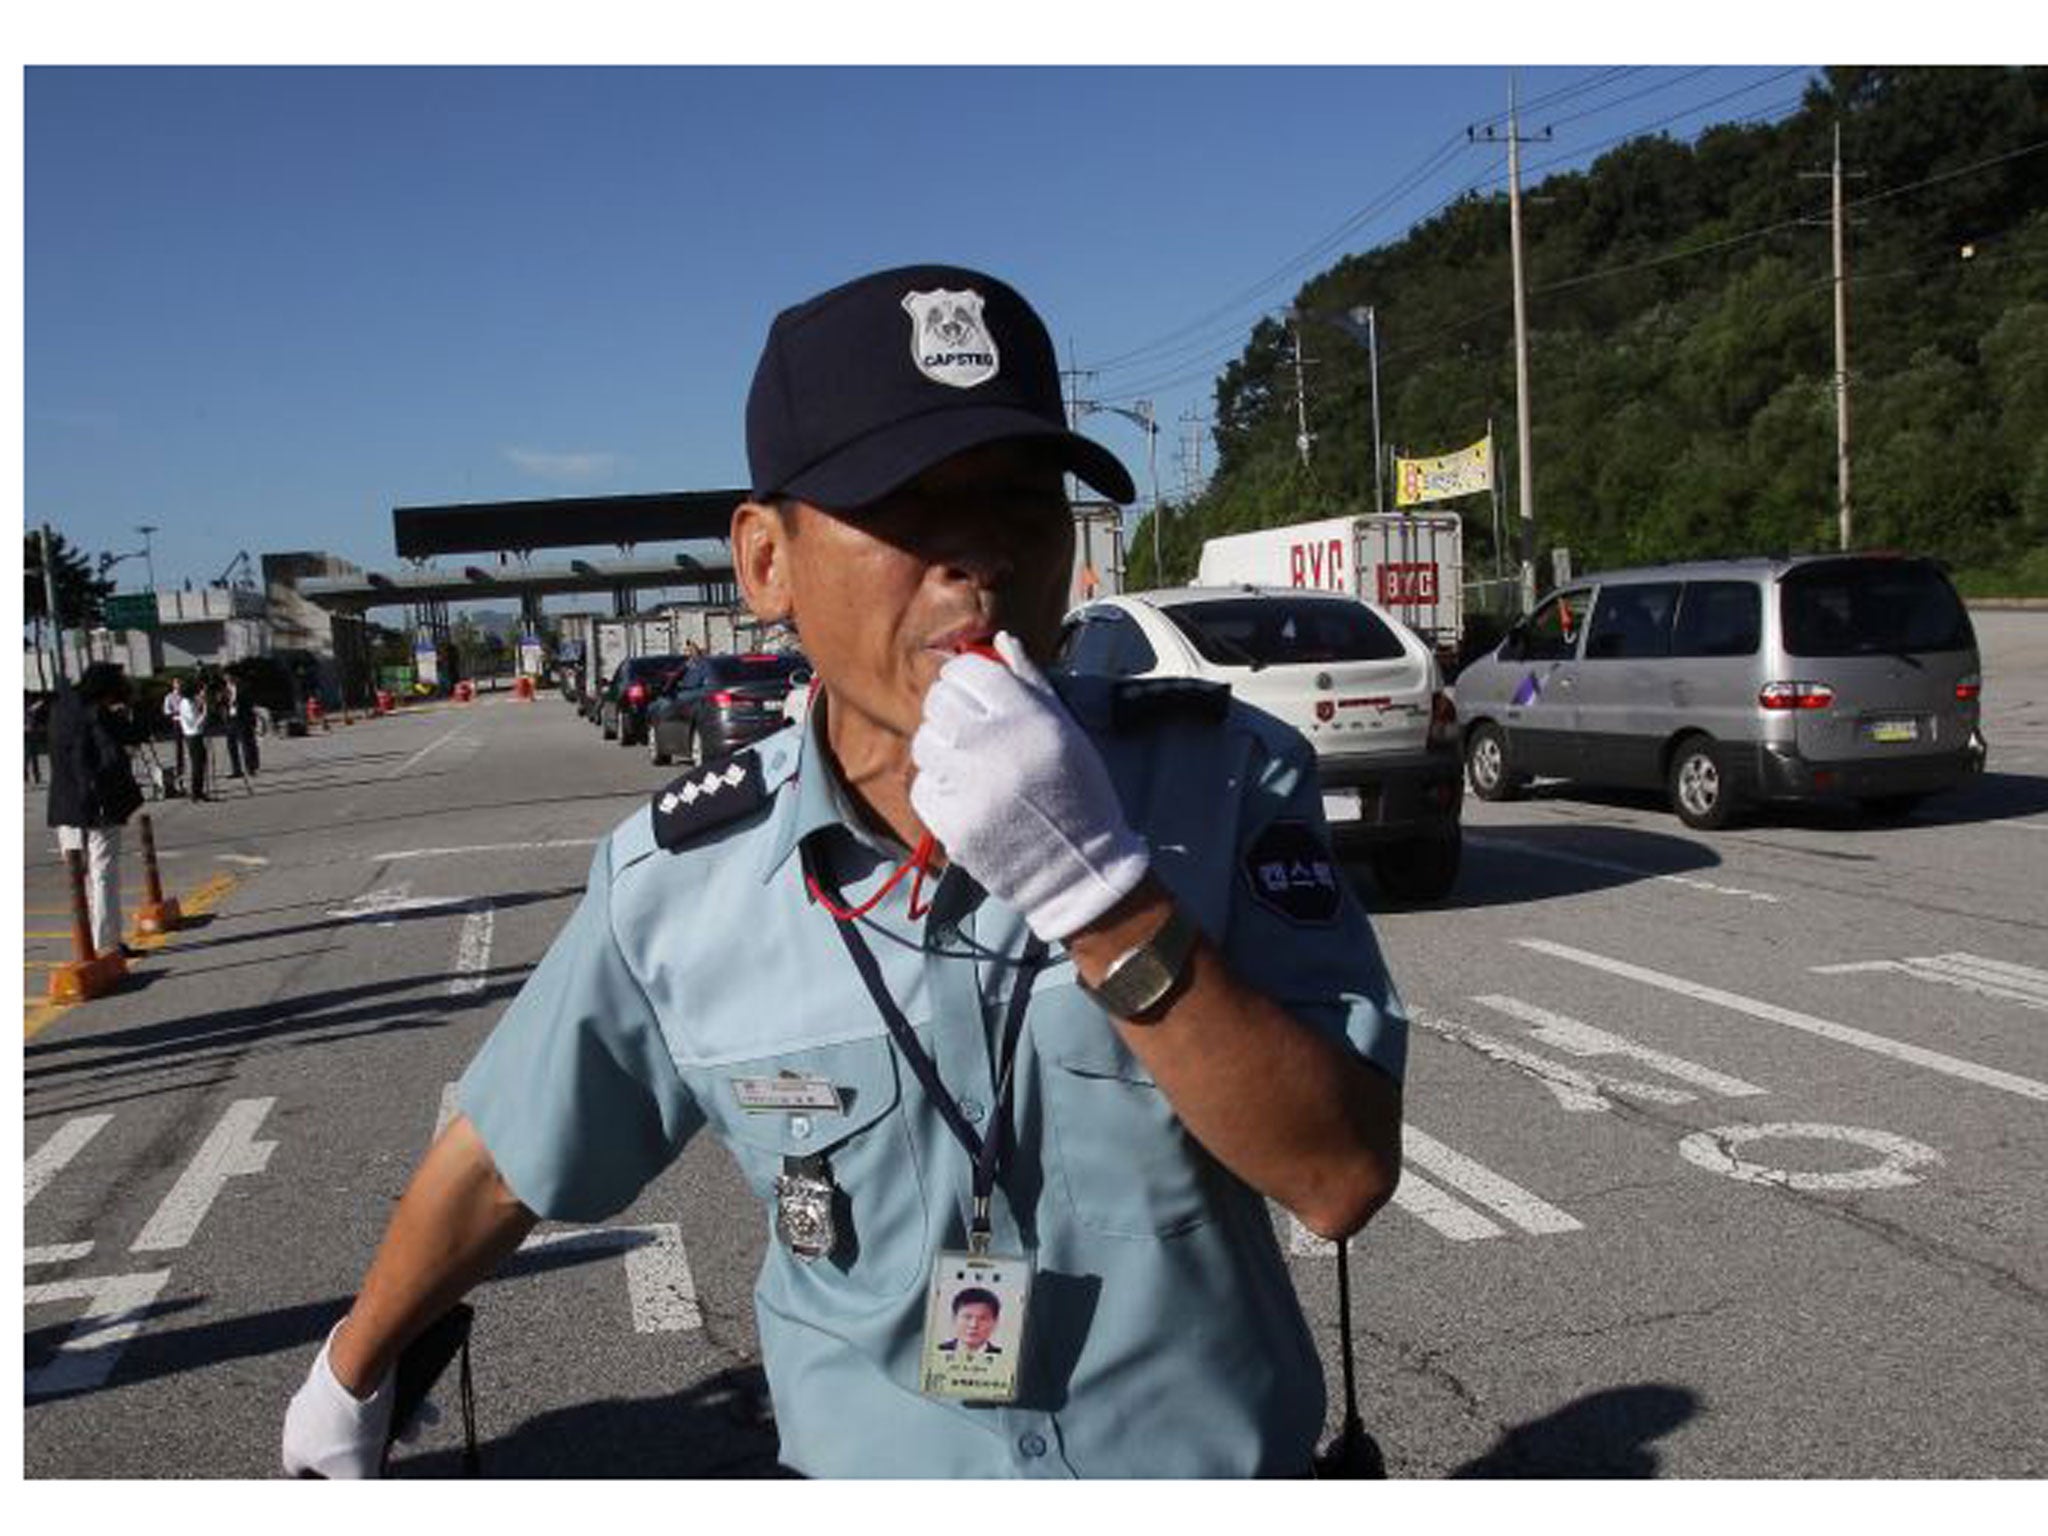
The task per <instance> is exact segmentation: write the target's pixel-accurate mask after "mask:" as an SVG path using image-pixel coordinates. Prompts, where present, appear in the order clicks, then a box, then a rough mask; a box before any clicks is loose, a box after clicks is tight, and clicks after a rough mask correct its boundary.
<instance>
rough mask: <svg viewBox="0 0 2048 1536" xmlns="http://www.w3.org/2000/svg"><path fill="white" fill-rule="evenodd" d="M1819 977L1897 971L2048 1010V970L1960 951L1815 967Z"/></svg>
mask: <svg viewBox="0 0 2048 1536" xmlns="http://www.w3.org/2000/svg"><path fill="white" fill-rule="evenodd" d="M1812 969H1813V973H1814V974H1815V975H1816V976H1846V975H1851V974H1854V973H1856V972H1860V971H1897V972H1898V973H1900V974H1901V975H1904V976H1911V977H1913V978H1915V979H1916V980H1919V981H1934V982H1940V983H1941V984H1942V985H1944V986H1950V987H1958V988H1960V989H1962V990H1963V991H1965V992H1975V993H1978V994H1979V995H1981V996H1984V997H1996V998H2002V999H2004V1000H2005V1001H2007V1002H2014V1003H2019V1004H2021V1005H2022V1006H2024V1007H2028V1008H2040V1009H2048V971H2037V970H2035V969H2034V968H2033V967H2032V966H2030V965H2015V964H2013V963H2012V962H2010V961H2006V960H1987V959H1985V958H1984V957H1983V956H1982V955H1971V954H1965V953H1962V952H1961V951H1957V952H1955V953H1951V954H1946V955H1910V956H1908V957H1907V958H1905V959H1904V960H1859V961H1855V962H1852V963H1851V964H1848V965H1816V966H1814V967H1813V968H1812Z"/></svg>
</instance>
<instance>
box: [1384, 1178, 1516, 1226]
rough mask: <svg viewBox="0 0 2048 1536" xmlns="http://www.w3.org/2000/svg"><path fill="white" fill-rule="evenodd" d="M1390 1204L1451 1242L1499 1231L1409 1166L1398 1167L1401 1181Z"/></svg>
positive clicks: (1469, 1207)
mask: <svg viewBox="0 0 2048 1536" xmlns="http://www.w3.org/2000/svg"><path fill="white" fill-rule="evenodd" d="M1394 1204H1396V1205H1398V1206H1399V1207H1400V1208H1401V1209H1402V1210H1404V1211H1406V1212H1407V1213H1408V1214H1409V1215H1410V1216H1413V1217H1414V1218H1415V1219H1416V1220H1417V1221H1420V1222H1423V1223H1424V1224H1425V1225H1427V1226H1430V1227H1433V1228H1435V1229H1436V1230H1437V1231H1438V1232H1439V1233H1441V1234H1442V1235H1443V1236H1445V1237H1447V1238H1449V1239H1450V1240H1451V1241H1452V1242H1454V1243H1470V1242H1476V1241H1477V1240H1479V1239H1480V1238H1486V1237H1499V1236H1500V1234H1501V1228H1500V1227H1498V1226H1497V1225H1495V1224H1494V1223H1493V1222H1491V1221H1489V1220H1487V1219H1486V1217H1484V1216H1482V1215H1480V1214H1479V1212H1477V1211H1475V1210H1473V1209H1472V1207H1471V1206H1469V1205H1466V1204H1464V1203H1463V1202H1462V1201H1458V1200H1453V1199H1452V1198H1451V1197H1450V1196H1449V1195H1447V1194H1445V1193H1444V1192H1443V1191H1442V1190H1441V1189H1438V1188H1437V1187H1436V1185H1434V1184H1432V1183H1430V1182H1429V1180H1427V1179H1425V1178H1424V1177H1423V1176H1422V1175H1421V1174H1419V1173H1416V1172H1414V1171H1413V1170H1412V1169H1403V1170H1402V1172H1401V1182H1400V1183H1399V1184H1397V1185H1396V1186H1395V1187H1394Z"/></svg>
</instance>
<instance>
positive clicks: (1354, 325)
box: [1315, 304, 1387, 512]
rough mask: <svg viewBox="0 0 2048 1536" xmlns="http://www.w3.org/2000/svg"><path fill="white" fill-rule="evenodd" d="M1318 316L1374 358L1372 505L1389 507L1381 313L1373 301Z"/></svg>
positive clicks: (1378, 507)
mask: <svg viewBox="0 0 2048 1536" xmlns="http://www.w3.org/2000/svg"><path fill="white" fill-rule="evenodd" d="M1315 318H1316V319H1318V320H1324V321H1327V322H1328V323H1330V324H1331V325H1334V326H1335V327H1336V328H1337V329H1338V330H1340V331H1342V332H1343V333H1344V334H1345V335H1347V336H1349V337H1350V338H1351V339H1352V340H1353V341H1356V342H1360V343H1362V344H1363V345H1364V347H1365V349H1366V351H1367V353H1368V354H1369V355H1370V356H1371V358H1372V509H1373V511H1375V512H1384V511H1386V510H1387V490H1386V487H1387V473H1386V466H1385V464H1384V463H1383V462H1382V459H1381V455H1380V326H1379V315H1378V312H1377V311H1376V310H1374V309H1373V307H1372V306H1371V305H1370V304H1358V305H1354V306H1353V307H1352V308H1351V309H1349V310H1347V311H1345V313H1343V314H1341V315H1338V314H1331V313H1329V312H1327V311H1316V312H1315Z"/></svg>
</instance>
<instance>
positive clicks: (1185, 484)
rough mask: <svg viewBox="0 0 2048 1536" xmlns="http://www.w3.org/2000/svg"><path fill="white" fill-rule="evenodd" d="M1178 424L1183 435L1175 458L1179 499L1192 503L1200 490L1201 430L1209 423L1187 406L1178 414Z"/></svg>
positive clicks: (1196, 411)
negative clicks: (1182, 430) (1177, 465)
mask: <svg viewBox="0 0 2048 1536" xmlns="http://www.w3.org/2000/svg"><path fill="white" fill-rule="evenodd" d="M1180 424H1181V426H1182V428H1183V429H1184V434H1183V436H1182V437H1181V439H1180V445H1179V447H1178V448H1177V449H1176V451H1175V456H1176V457H1177V458H1178V459H1179V460H1180V499H1181V500H1182V501H1183V502H1189V501H1193V500H1194V499H1195V497H1196V496H1198V495H1200V494H1201V490H1202V428H1204V427H1206V426H1207V425H1208V424H1209V423H1208V420H1207V418H1206V417H1204V416H1203V415H1202V413H1201V412H1200V411H1198V410H1196V409H1195V408H1194V407H1193V406H1189V407H1188V408H1187V409H1186V410H1184V411H1182V412H1181V413H1180Z"/></svg>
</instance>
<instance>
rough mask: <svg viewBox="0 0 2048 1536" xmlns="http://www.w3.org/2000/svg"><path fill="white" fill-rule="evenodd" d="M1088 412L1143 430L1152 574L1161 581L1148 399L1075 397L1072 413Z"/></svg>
mask: <svg viewBox="0 0 2048 1536" xmlns="http://www.w3.org/2000/svg"><path fill="white" fill-rule="evenodd" d="M1090 411H1107V412H1109V413H1110V414H1111V415H1112V416H1121V417H1123V419H1124V420H1126V421H1131V422H1136V423H1137V424H1138V425H1139V426H1141V427H1143V428H1144V429H1145V459H1146V465H1147V469H1148V473H1149V475H1150V478H1151V481H1152V575H1153V579H1154V580H1163V579H1164V577H1165V572H1166V567H1165V565H1164V564H1163V563H1162V561H1161V559H1160V555H1159V421H1158V418H1157V417H1156V416H1155V414H1154V412H1153V409H1152V402H1151V401H1150V400H1140V401H1138V402H1137V403H1136V405H1135V406H1131V407H1126V406H1121V405H1109V404H1106V403H1104V402H1103V401H1100V400H1076V401H1075V402H1074V415H1075V417H1076V418H1077V419H1078V418H1079V417H1082V416H1086V415H1087V414H1088V413H1089V412H1090Z"/></svg>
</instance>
